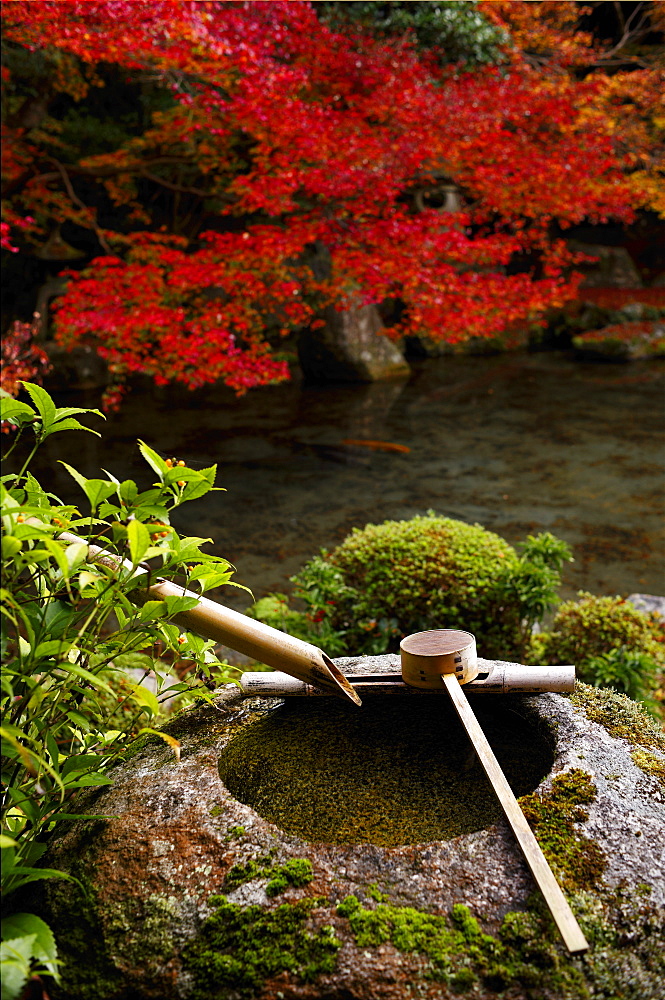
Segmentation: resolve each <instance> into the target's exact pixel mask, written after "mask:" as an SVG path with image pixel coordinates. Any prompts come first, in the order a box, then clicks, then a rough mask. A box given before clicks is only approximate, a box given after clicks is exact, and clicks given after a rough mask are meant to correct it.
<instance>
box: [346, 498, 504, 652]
mask: <svg viewBox="0 0 665 1000" xmlns="http://www.w3.org/2000/svg"><path fill="white" fill-rule="evenodd" d="M328 560H329V562H330V563H331V564H332V565H333V566H335V567H336V568H337V569H338V570H339V571H340V572H341V574H342V576H343V579H344V583H345V584H346V586H347V587H348V588H350V590H351V591H352V592H353V593H352V594H351V595H347V597H346V600H344V601H343V602H341V604H340V607H339V609H338V611H337V613H336V614H333V620H335V621H336V624H337V625H338V627H346V628H352V626H353V621H354V619H355V620H356V621H357V620H358V619H360V620H363V619H364V620H368V622H372V621H376V622H381V621H387V622H390V623H391V624H392V625H393V628H394V631H395V635H396V637H398V638H401V636H402V635H406V634H408V633H410V632H417V631H421V630H424V629H428V628H463V629H466V630H467V631H469V632H473V633H474V635H476V636H477V639H478V646H479V649H480V651H481V654H485V655H491V654H493V653H498V652H499V651H500V650H501V651H503V652H504V653H505V652H506V649H507V650H509V651H512V650H513V649H514V648H515V645H516V644H517V643H518V638H519V624H520V617H521V616H520V613H519V608H518V607H515V606H514V605H511V603H510V601H509V600H508V597H509V595H508V593H507V587H506V582H507V579H508V578H509V577H510V576H511V575H512V574H513V573H514V572H516V571H517V568H518V564H519V558H518V556H517V553H516V552H515V550H514V549H513V548H512V546H510V545H509V544H508V542H506V541H504V540H503V539H502V538H500V537H499V536H498V535H496V534H494V533H493V532H491V531H487V530H486V529H485V528H482V527H480V525H471V524H465V523H464V522H462V521H454V520H452V519H451V518H448V517H438V516H436V515H433V514H427V515H425V516H420V517H414V518H412V519H411V520H410V521H386V522H384V523H383V524H368V525H367V526H366V527H365V528H362V529H358V528H356V529H355V530H354V531H352V532H351V534H350V535H349V536H348V537H347V538H346V539H345V541H344V542H342V544H341V545H340V546H338V548H336V549H335V550H334V551H333V552H331V553H330V555H329V556H328ZM365 627H366V628H367V626H365ZM393 645H394V643H393Z"/></svg>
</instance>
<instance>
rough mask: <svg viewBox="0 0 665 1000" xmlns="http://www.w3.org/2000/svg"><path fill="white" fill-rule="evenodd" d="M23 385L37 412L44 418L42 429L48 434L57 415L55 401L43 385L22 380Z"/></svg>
mask: <svg viewBox="0 0 665 1000" xmlns="http://www.w3.org/2000/svg"><path fill="white" fill-rule="evenodd" d="M21 385H22V386H23V388H24V389H25V391H26V392H27V393H28V395H29V396H30V398H31V399H32V401H33V403H34V404H35V406H36V408H37V412H38V413H39V415H40V417H41V418H42V431H43V434H44V436H46V435H47V434H48V433H49V428H50V427H51V425H52V424H53V421H54V420H55V417H56V409H55V403H54V402H53V400H52V399H51V397H50V396H49V394H48V392H47V391H46V389H42V387H41V385H35V383H34V382H21Z"/></svg>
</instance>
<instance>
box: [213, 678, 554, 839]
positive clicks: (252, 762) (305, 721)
mask: <svg viewBox="0 0 665 1000" xmlns="http://www.w3.org/2000/svg"><path fill="white" fill-rule="evenodd" d="M295 700H296V699H294V701H295ZM298 701H299V703H298V704H297V705H292V704H287V705H284V706H282V707H280V708H277V709H275V710H273V711H272V712H271V713H270V714H269V715H266V716H264V717H262V718H259V719H257V720H256V721H255V722H252V724H251V725H248V726H246V727H245V728H243V729H242V730H240V731H238V732H237V733H236V735H235V737H234V738H233V739H231V740H230V741H229V743H228V744H227V745H226V746H225V748H224V749H223V751H222V753H221V755H220V760H219V774H220V777H221V779H222V781H223V782H224V784H225V785H226V787H227V788H228V789H229V791H230V792H231V794H232V795H234V796H235V798H237V799H238V800H239V801H240V802H244V803H246V804H247V805H250V806H252V808H254V809H256V811H257V812H258V813H259V814H260V815H261V816H264V817H265V818H266V819H268V820H270V822H272V823H274V824H275V825H277V826H279V827H280V829H282V830H285V831H286V832H287V833H293V834H296V835H297V836H299V837H302V838H303V839H305V840H308V841H310V842H321V841H323V842H326V843H342V844H358V843H371V844H377V845H379V846H381V847H394V846H399V845H402V844H413V843H422V842H426V841H430V840H444V839H445V840H447V839H451V838H453V837H457V836H460V835H461V834H464V833H470V832H473V831H475V830H482V829H485V828H487V827H488V826H491V825H492V823H495V822H497V821H498V820H499V819H500V818H501V815H502V812H501V807H500V805H499V803H498V802H497V798H496V795H495V794H494V791H493V790H492V786H491V785H490V783H489V781H488V779H487V777H486V775H485V772H484V771H483V769H482V767H481V765H480V763H479V762H478V759H477V757H476V755H475V753H474V751H473V748H472V746H471V744H470V743H469V738H468V736H467V734H466V732H465V730H464V727H463V726H462V724H461V723H460V721H459V719H458V718H457V716H456V713H455V711H454V709H453V707H452V705H450V703H449V702H448V700H447V699H446V698H445V696H444V697H441V698H438V697H436V696H433V697H432V698H423V699H415V698H414V699H404V700H401V699H395V698H393V697H391V696H387V697H381V696H376V697H375V698H373V699H367V702H366V704H365V705H364V706H363V710H362V712H357V711H355V710H349V709H347V707H346V706H345V705H343V704H341V703H340V704H339V705H338V704H336V703H332V701H331V700H330V699H311V703H309V702H308V703H307V704H304V703H303V702H304V701H306V699H298ZM499 701H500V704H499ZM514 704H515V703H514V701H511V700H510V699H507V700H500V699H494V701H493V703H492V704H491V705H490V704H482V705H481V704H478V705H477V706H475V709H476V712H477V715H478V719H479V721H480V724H481V725H482V727H483V730H484V732H485V734H486V736H487V738H488V740H489V741H490V743H491V744H492V746H493V748H494V750H495V753H496V755H497V757H498V759H499V762H500V764H501V766H502V768H503V770H504V773H505V774H506V777H507V778H508V781H509V782H510V784H511V787H512V788H513V789H514V791H515V792H516V794H517V795H523V794H525V793H527V792H530V791H532V790H533V789H534V788H536V787H537V786H538V784H539V783H540V782H541V781H542V779H543V778H544V777H545V775H546V774H547V773H548V772H549V770H550V768H551V766H552V759H553V758H552V749H551V745H550V742H549V740H548V739H547V737H546V734H544V733H542V732H540V731H539V729H538V727H537V726H536V725H534V724H532V722H531V721H530V720H529V719H525V718H523V717H522V716H521V715H520V714H519V713H518V714H516V713H515V711H513V706H514ZM525 747H528V748H529V752H528V753H525V752H524V751H525Z"/></svg>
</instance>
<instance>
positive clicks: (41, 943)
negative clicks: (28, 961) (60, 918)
mask: <svg viewBox="0 0 665 1000" xmlns="http://www.w3.org/2000/svg"><path fill="white" fill-rule="evenodd" d="M1 928H2V929H1V932H0V933H1V934H2V940H3V941H7V940H11V939H12V938H17V937H26V936H34V939H35V941H34V944H33V946H32V954H33V957H34V958H36V959H37V961H38V962H41V963H42V965H43V966H44V967H45V968H46V969H48V972H49V975H51V976H53V978H54V979H55V980H56V982H58V981H59V976H58V949H57V946H56V943H55V938H54V937H53V931H52V930H51V928H50V927H49V926H48V924H46V923H44V921H43V920H42V919H41V917H37V916H35V914H34V913H15V914H13V916H11V917H5V919H4V920H3V921H2V925H1Z"/></svg>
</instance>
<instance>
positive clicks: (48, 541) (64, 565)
mask: <svg viewBox="0 0 665 1000" xmlns="http://www.w3.org/2000/svg"><path fill="white" fill-rule="evenodd" d="M43 541H44V548H45V549H47V551H48V552H49V553H50V554H51V555H52V556H53V558H54V559H55V561H56V562H57V564H58V569H59V570H60V572H61V573H62V575H63V577H64V578H65V580H66V579H68V577H69V564H68V562H67V558H66V556H65V550H64V549H63V547H62V545H59V544H58V543H57V542H56V541H55V539H53V538H45V539H44V540H43ZM35 551H38V550H33V555H34V553H35Z"/></svg>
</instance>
